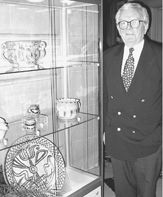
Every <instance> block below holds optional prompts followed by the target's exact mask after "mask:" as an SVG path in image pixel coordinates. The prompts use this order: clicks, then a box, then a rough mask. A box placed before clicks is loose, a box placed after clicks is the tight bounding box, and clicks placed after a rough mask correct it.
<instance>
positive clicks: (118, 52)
mask: <svg viewBox="0 0 163 197" xmlns="http://www.w3.org/2000/svg"><path fill="white" fill-rule="evenodd" d="M116 24H117V29H118V31H119V34H120V36H121V38H122V40H123V44H120V45H117V46H114V47H110V48H109V49H108V50H106V51H105V52H104V131H105V146H106V151H107V152H108V153H109V155H110V156H111V160H112V166H113V175H114V182H115V193H116V197H155V196H156V194H155V193H156V183H157V179H158V176H159V173H160V168H161V144H162V142H161V138H162V134H161V131H162V126H161V114H162V113H161V112H162V106H161V105H162V92H161V91H162V82H161V81H162V59H161V57H162V51H161V46H160V45H158V44H156V43H153V42H149V41H148V40H146V39H145V38H144V35H145V34H146V32H147V30H148V26H149V16H148V13H147V10H146V9H145V8H144V7H142V6H141V5H140V4H137V3H126V4H124V5H123V6H122V7H121V8H120V9H119V10H118V12H117V14H116Z"/></svg>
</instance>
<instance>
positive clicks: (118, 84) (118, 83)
mask: <svg viewBox="0 0 163 197" xmlns="http://www.w3.org/2000/svg"><path fill="white" fill-rule="evenodd" d="M123 52H124V45H120V47H119V49H118V50H117V52H116V53H115V56H114V59H113V64H114V66H113V69H114V70H113V71H112V74H113V73H114V85H115V87H114V88H116V91H118V92H119V94H120V96H121V98H124V97H125V93H126V92H125V89H124V86H123V82H122V77H121V66H122V58H123Z"/></svg>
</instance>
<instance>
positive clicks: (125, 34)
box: [117, 9, 147, 47]
mask: <svg viewBox="0 0 163 197" xmlns="http://www.w3.org/2000/svg"><path fill="white" fill-rule="evenodd" d="M134 19H137V20H143V18H142V16H141V14H140V13H139V11H138V10H134V9H128V10H124V11H122V12H121V14H120V17H119V21H118V22H120V21H127V22H130V21H132V20H134ZM117 29H118V31H119V34H120V36H121V38H122V40H123V42H124V43H125V44H126V45H127V46H128V47H132V46H134V45H136V44H138V43H140V42H141V41H142V40H143V38H144V34H145V33H146V31H147V25H145V24H144V22H140V26H139V27H138V28H135V29H134V28H132V27H131V26H130V24H128V26H127V28H126V29H120V28H119V25H118V26H117Z"/></svg>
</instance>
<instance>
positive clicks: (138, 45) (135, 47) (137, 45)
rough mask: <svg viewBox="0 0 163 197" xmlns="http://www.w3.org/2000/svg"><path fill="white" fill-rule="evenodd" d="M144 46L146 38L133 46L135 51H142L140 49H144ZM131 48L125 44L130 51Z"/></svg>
mask: <svg viewBox="0 0 163 197" xmlns="http://www.w3.org/2000/svg"><path fill="white" fill-rule="evenodd" d="M143 46H144V39H143V40H142V41H141V42H139V43H138V44H136V45H134V46H133V48H134V51H137V50H139V51H140V49H142V48H143ZM129 48H131V47H128V46H126V45H125V50H127V51H129Z"/></svg>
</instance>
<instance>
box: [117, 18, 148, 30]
mask: <svg viewBox="0 0 163 197" xmlns="http://www.w3.org/2000/svg"><path fill="white" fill-rule="evenodd" d="M141 22H144V21H142V20H137V19H134V20H132V21H130V22H128V21H120V22H119V23H118V25H119V28H120V29H126V28H127V27H128V24H130V27H132V28H133V29H136V28H138V27H139V26H140V23H141Z"/></svg>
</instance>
